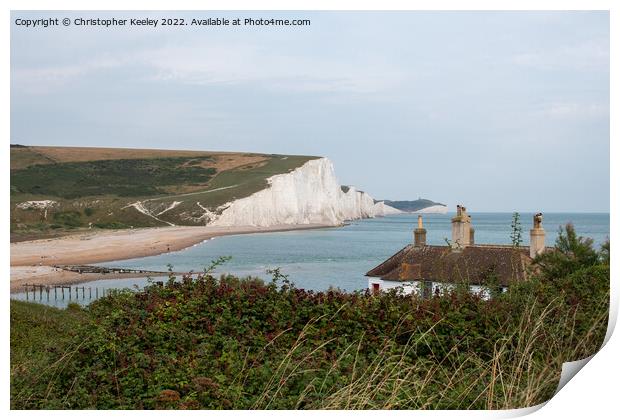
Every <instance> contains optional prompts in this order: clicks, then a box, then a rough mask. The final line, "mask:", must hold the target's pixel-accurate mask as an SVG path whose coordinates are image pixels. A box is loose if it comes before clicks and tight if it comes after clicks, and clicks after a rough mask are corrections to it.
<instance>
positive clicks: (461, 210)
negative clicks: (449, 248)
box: [452, 204, 471, 248]
mask: <svg viewBox="0 0 620 420" xmlns="http://www.w3.org/2000/svg"><path fill="white" fill-rule="evenodd" d="M452 244H453V246H456V247H459V248H461V247H465V246H468V245H470V244H471V216H469V215H468V214H467V209H466V208H465V207H464V206H462V205H460V204H459V205H458V206H456V216H455V217H453V218H452Z"/></svg>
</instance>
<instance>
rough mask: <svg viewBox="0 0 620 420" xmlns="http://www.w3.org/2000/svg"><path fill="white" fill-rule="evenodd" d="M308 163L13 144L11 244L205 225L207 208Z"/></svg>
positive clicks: (268, 157) (259, 157) (302, 160)
mask: <svg viewBox="0 0 620 420" xmlns="http://www.w3.org/2000/svg"><path fill="white" fill-rule="evenodd" d="M311 159H315V157H312V156H285V155H265V154H256V153H224V152H192V151H174V150H145V149H106V148H78V147H76V148H74V147H38V146H20V145H12V146H11V234H12V238H11V239H12V241H14V240H20V239H32V238H37V237H45V236H54V234H55V233H60V234H62V233H65V232H67V231H72V230H76V229H87V228H130V227H147V226H167V225H171V224H174V225H204V224H205V223H206V222H207V220H206V218H205V217H207V216H205V213H206V212H205V209H208V210H209V211H211V212H214V213H218V212H219V211H220V210H219V209H218V207H219V206H221V205H223V204H225V203H227V202H230V201H232V200H234V199H238V198H242V197H247V196H249V195H251V194H253V193H255V192H257V191H260V190H261V189H264V188H265V187H267V179H268V178H269V177H271V176H273V175H277V174H282V173H287V172H290V171H292V170H294V169H296V168H298V167H300V166H302V165H303V164H304V163H306V162H307V161H308V160H311ZM135 203H139V207H136V206H135V205H134V204H135Z"/></svg>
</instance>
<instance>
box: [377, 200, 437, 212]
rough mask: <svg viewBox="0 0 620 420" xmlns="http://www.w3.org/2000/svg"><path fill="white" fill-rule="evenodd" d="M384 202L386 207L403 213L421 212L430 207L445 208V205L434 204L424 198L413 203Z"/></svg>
mask: <svg viewBox="0 0 620 420" xmlns="http://www.w3.org/2000/svg"><path fill="white" fill-rule="evenodd" d="M384 202H385V204H387V205H388V206H391V207H394V208H395V209H398V210H401V211H405V212H414V211H419V210H422V209H425V208H427V207H431V206H445V204H442V203H436V202H434V201H431V200H427V199H425V198H419V199H417V200H413V201H391V200H384Z"/></svg>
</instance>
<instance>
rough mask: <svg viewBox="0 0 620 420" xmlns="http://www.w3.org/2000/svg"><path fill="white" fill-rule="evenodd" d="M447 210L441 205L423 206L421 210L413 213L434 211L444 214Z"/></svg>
mask: <svg viewBox="0 0 620 420" xmlns="http://www.w3.org/2000/svg"><path fill="white" fill-rule="evenodd" d="M447 212H448V207H446V206H443V205H436V206H430V207H425V208H423V209H421V210H418V211H416V212H415V213H436V214H446V213H447Z"/></svg>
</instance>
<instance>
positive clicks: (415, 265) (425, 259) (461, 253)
mask: <svg viewBox="0 0 620 420" xmlns="http://www.w3.org/2000/svg"><path fill="white" fill-rule="evenodd" d="M474 233H475V232H474V229H473V227H472V225H471V216H470V215H468V214H467V209H466V208H465V207H463V206H461V205H459V206H457V209H456V216H455V217H453V218H452V241H451V242H450V243H449V245H447V246H436V245H427V244H426V229H425V228H424V226H423V221H422V216H421V215H419V216H418V226H417V228H416V229H415V230H414V231H413V238H414V240H413V244H409V245H407V246H405V247H404V248H403V249H401V250H400V251H399V252H397V253H396V254H394V255H393V256H391V257H390V258H388V259H387V260H386V261H385V262H383V263H381V264H379V265H378V266H377V267H375V268H373V269H372V270H370V271H369V272H368V273H366V276H368V277H369V280H368V287H369V289H370V290H371V291H373V292H377V291H380V290H387V289H392V288H396V287H402V288H403V291H404V292H405V293H422V295H424V296H431V295H432V294H437V293H440V292H441V291H442V290H443V289H450V288H453V287H456V285H457V284H465V285H467V286H468V287H469V288H470V290H471V291H472V292H475V293H482V294H483V295H484V296H486V297H489V296H490V289H491V288H492V287H493V288H500V289H501V290H502V291H506V290H507V288H508V287H509V286H510V285H511V284H512V283H514V282H518V281H522V280H524V279H526V278H527V276H528V273H529V272H528V267H529V266H530V265H531V263H532V260H533V258H534V257H535V256H536V255H538V254H540V253H541V252H543V251H545V230H544V229H543V227H542V214H541V213H538V214H536V215H535V216H534V224H533V227H532V229H531V230H530V246H529V247H524V246H512V245H478V244H475V241H474Z"/></svg>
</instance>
